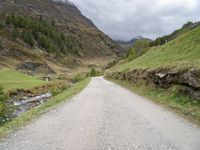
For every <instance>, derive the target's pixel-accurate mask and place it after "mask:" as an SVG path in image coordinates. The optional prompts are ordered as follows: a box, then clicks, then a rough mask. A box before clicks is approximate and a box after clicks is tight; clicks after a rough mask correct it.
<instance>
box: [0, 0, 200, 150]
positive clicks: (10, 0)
mask: <svg viewBox="0 0 200 150" xmlns="http://www.w3.org/2000/svg"><path fill="white" fill-rule="evenodd" d="M75 3H76V4H77V3H78V2H75ZM123 3H124V2H123ZM87 4H89V2H88V3H85V4H84V5H77V6H76V5H75V4H74V3H73V2H71V1H59V0H58V1H56V0H55V1H54V0H42V1H41V0H20V1H18V0H1V1H0V138H1V139H0V149H8V150H9V149H10V150H11V149H14V150H16V149H20V150H21V149H27V148H28V149H30V150H32V149H33V150H34V149H35V150H39V149H44V150H45V149H52V150H54V149H66V148H67V149H72V150H76V149H81V150H82V149H83V150H90V149H96V150H102V149H103V150H104V149H105V150H118V149H119V150H126V149H136V150H137V149H138V150H147V149H158V150H161V149H162V150H169V149H173V150H179V149H180V150H184V149H185V150H188V149H190V150H199V148H200V145H199V137H200V129H199V125H200V38H199V37H200V22H199V21H194V22H191V21H188V22H186V23H185V24H183V25H182V27H180V28H178V29H176V30H173V32H171V33H168V34H164V32H161V33H162V34H160V35H161V36H157V37H156V38H155V36H154V38H149V37H153V36H150V35H157V34H156V33H154V31H155V32H156V29H155V28H152V29H153V30H152V31H148V30H147V27H146V26H145V25H144V24H143V25H144V28H145V29H144V31H145V33H143V35H144V36H133V37H135V38H131V40H123V38H122V39H120V38H116V37H118V36H117V34H118V33H114V31H115V32H117V31H116V30H115V26H113V27H112V28H110V32H107V34H108V35H107V34H106V33H104V30H105V28H106V29H107V28H108V29H109V26H108V24H107V25H106V24H104V26H103V25H102V24H99V22H98V19H99V18H100V19H102V20H103V21H104V20H105V21H106V20H107V21H108V20H109V19H110V20H109V21H108V23H111V24H112V21H113V20H115V19H116V20H117V23H119V24H120V23H121V24H122V25H123V29H121V31H123V32H122V33H120V32H121V31H118V32H119V33H120V34H121V37H124V35H126V34H127V36H128V35H129V33H128V32H129V31H128V29H131V27H130V28H129V27H128V25H125V24H123V21H124V20H125V19H126V17H124V18H123V17H122V16H120V15H118V16H115V17H113V18H112V17H111V18H109V17H108V18H103V17H105V16H103V15H102V14H98V15H99V16H96V18H95V19H94V18H93V19H94V20H90V19H89V18H87V17H86V16H85V15H83V13H82V11H80V10H79V8H78V6H79V7H80V8H81V10H83V12H84V14H87V13H86V12H87V11H86V10H84V9H83V8H82V7H83V6H86V5H87ZM104 5H106V4H104ZM104 5H103V4H102V5H100V6H101V7H102V8H101V9H103V8H104V9H105V8H107V7H104ZM124 5H125V4H124ZM92 6H94V7H95V5H94V4H93V5H92ZM119 6H120V5H119ZM86 8H87V7H86ZM87 9H88V8H87ZM90 9H91V11H92V13H96V11H99V13H100V12H101V10H100V9H97V10H94V8H90ZM110 9H111V8H110ZM111 10H112V9H111ZM89 12H90V11H89ZM117 12H118V11H117ZM119 12H120V11H119ZM101 13H102V12H101ZM121 13H123V12H121ZM101 15H102V16H101ZM110 15H111V14H110ZM92 16H93V15H91V16H90V18H92ZM111 16H112V15H111ZM120 17H122V18H120ZM127 17H128V16H127ZM142 17H145V16H142ZM133 19H134V18H133ZM138 20H139V19H137V18H136V19H135V21H138ZM93 21H94V23H93ZM129 21H130V22H131V20H129ZM147 21H148V20H147ZM119 24H116V27H118V26H119ZM133 26H136V25H135V24H134V25H133ZM150 27H152V24H149V28H150ZM139 28H140V29H141V27H138V29H139ZM156 28H158V29H160V28H161V27H158V26H157V27H156ZM165 28H167V26H166V27H165V26H162V29H163V30H164V29H165ZM102 29H104V30H102ZM163 30H162V31H163ZM105 31H106V30H105ZM127 31H128V32H127ZM133 31H134V34H136V33H138V32H139V30H138V31H137V30H135V27H134V30H133ZM133 31H132V32H133ZM130 32H131V31H130ZM111 33H112V34H113V37H112V38H111V37H110V34H111ZM141 33H142V31H141ZM148 33H149V34H148ZM150 33H151V34H150ZM146 35H147V36H146ZM148 35H149V36H148ZM114 37H115V38H114ZM124 39H128V38H127V37H125V38H124ZM183 134H184V135H183ZM115 137H116V139H114V138H115ZM74 141H75V142H74ZM13 147H14V148H13Z"/></svg>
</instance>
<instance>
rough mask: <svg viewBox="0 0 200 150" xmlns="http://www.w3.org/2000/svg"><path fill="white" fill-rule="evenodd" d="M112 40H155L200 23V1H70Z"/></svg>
mask: <svg viewBox="0 0 200 150" xmlns="http://www.w3.org/2000/svg"><path fill="white" fill-rule="evenodd" d="M70 1H71V2H73V3H74V4H75V5H76V6H77V7H78V8H79V9H80V10H81V12H82V13H83V14H84V15H85V16H87V17H88V18H90V19H91V20H92V21H93V22H94V23H95V24H96V25H97V27H98V28H100V29H101V30H102V31H104V32H105V33H106V34H108V35H109V36H110V37H112V38H113V39H121V40H129V39H131V38H133V37H135V36H137V35H141V36H145V37H149V38H155V37H157V36H161V35H163V34H167V33H170V32H172V31H173V30H175V29H177V28H178V27H180V26H182V25H183V24H184V23H185V22H187V21H188V20H191V21H197V20H200V10H199V9H198V8H199V7H200V2H199V0H70Z"/></svg>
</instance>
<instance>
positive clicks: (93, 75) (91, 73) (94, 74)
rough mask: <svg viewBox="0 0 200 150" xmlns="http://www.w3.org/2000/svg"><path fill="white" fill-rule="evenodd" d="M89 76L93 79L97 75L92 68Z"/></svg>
mask: <svg viewBox="0 0 200 150" xmlns="http://www.w3.org/2000/svg"><path fill="white" fill-rule="evenodd" d="M90 75H91V77H95V76H96V75H97V72H96V70H95V69H94V68H92V69H91V71H90Z"/></svg>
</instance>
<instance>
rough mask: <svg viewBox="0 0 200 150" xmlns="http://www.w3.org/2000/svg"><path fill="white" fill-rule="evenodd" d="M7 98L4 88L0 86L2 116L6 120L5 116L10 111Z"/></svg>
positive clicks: (0, 112) (0, 113)
mask: <svg viewBox="0 0 200 150" xmlns="http://www.w3.org/2000/svg"><path fill="white" fill-rule="evenodd" d="M6 100H7V96H6V95H5V94H4V92H3V88H2V87H1V86H0V116H1V117H3V118H4V119H5V115H6V113H7V111H8V109H7V105H6Z"/></svg>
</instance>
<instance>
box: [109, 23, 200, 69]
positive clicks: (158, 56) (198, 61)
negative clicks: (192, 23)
mask: <svg viewBox="0 0 200 150" xmlns="http://www.w3.org/2000/svg"><path fill="white" fill-rule="evenodd" d="M199 37H200V27H198V28H195V29H193V30H191V31H189V32H187V33H185V34H183V35H181V36H179V37H178V38H176V39H175V40H173V41H171V42H169V43H167V44H165V45H163V46H157V47H153V48H151V49H150V50H149V51H148V52H147V53H146V54H144V55H143V56H141V57H139V58H137V59H135V60H133V61H131V62H126V63H119V64H118V65H116V66H115V67H113V68H112V70H113V71H125V70H131V69H137V68H139V69H140V68H142V69H155V68H161V67H166V68H172V67H173V68H174V69H177V70H179V69H187V68H189V67H193V68H196V69H200V57H199V56H200V38H199Z"/></svg>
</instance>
